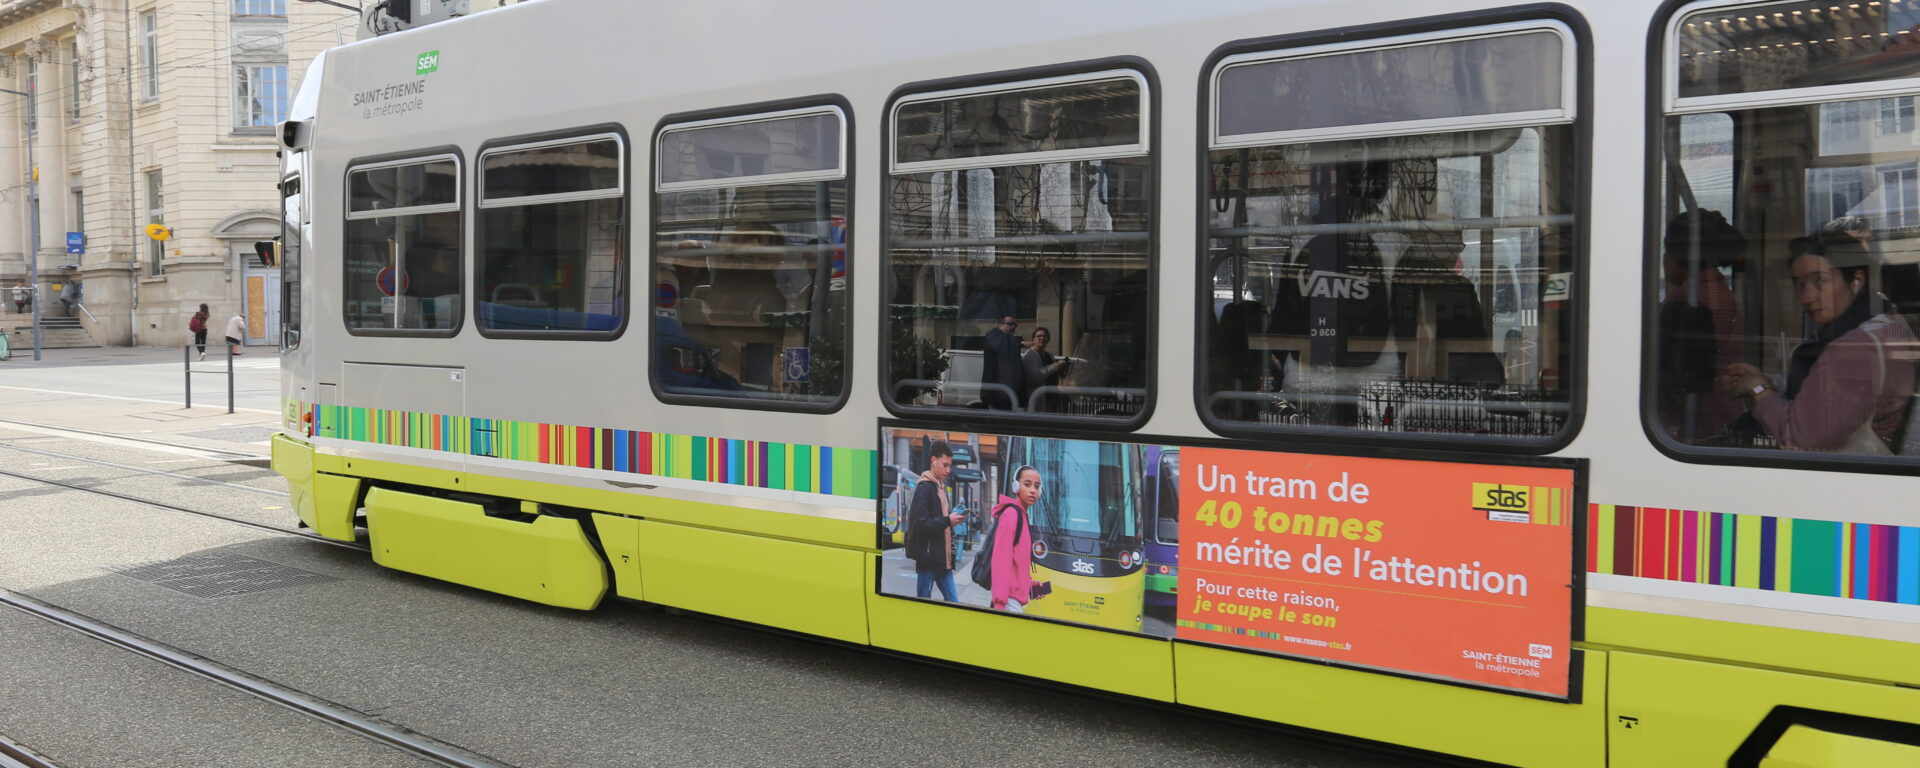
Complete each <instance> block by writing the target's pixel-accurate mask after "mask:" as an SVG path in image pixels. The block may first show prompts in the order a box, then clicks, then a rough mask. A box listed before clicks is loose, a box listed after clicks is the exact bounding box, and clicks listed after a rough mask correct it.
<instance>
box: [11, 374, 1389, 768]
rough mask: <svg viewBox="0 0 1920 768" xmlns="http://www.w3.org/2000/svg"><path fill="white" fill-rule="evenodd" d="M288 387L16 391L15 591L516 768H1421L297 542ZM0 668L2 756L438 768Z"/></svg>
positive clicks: (189, 703)
mask: <svg viewBox="0 0 1920 768" xmlns="http://www.w3.org/2000/svg"><path fill="white" fill-rule="evenodd" d="M176 354H177V353H176ZM274 362H275V361H274V360H273V358H272V357H270V356H254V357H252V359H248V360H245V361H243V362H242V364H241V366H239V367H238V369H237V370H236V373H237V374H238V376H239V380H240V382H241V384H240V386H241V391H242V393H243V394H244V395H245V396H246V397H251V398H252V399H251V400H243V402H244V403H245V404H246V405H247V407H259V406H265V408H263V409H261V410H257V411H242V412H239V413H236V414H231V415H230V414H227V413H225V410H224V407H221V408H217V409H215V408H196V409H194V410H193V411H183V410H181V409H180V408H179V407H178V404H177V403H171V404H170V403H169V400H170V398H173V397H175V396H177V395H178V393H179V389H180V386H179V384H178V378H179V363H178V361H177V359H176V358H174V357H172V356H171V355H169V354H168V351H166V350H66V351H58V352H50V353H49V355H48V360H47V361H45V362H44V363H42V364H41V365H38V366H25V365H14V364H11V363H9V364H5V365H4V366H0V472H6V473H11V474H13V475H24V476H25V478H22V477H13V476H0V541H5V542H9V543H10V544H12V545H13V546H10V547H8V548H7V550H6V552H5V554H4V556H0V589H4V590H6V591H8V592H11V593H16V594H23V595H27V596H29V597H31V598H33V599H36V600H40V601H44V602H46V603H50V604H53V605H55V606H58V607H60V608H63V609H65V610H67V611H72V612H75V613H78V614H81V615H84V616H86V617H90V618H91V619H93V620H95V621H98V622H102V623H105V624H109V625H112V626H114V627H118V628H121V629H123V630H125V631H128V632H131V633H134V634H136V635H138V636H141V637H144V638H147V639H149V640H152V641H156V642H159V643H162V644H165V645H168V646H171V647H173V648H177V649H179V650H182V651H186V652H188V653H191V654H195V655H197V656H200V657H204V658H206V659H209V660H212V661H213V662H216V663H218V664H222V665H225V666H226V667H229V668H231V669H234V670H238V671H240V672H242V673H245V674H249V675H252V676H255V677H258V678H263V679H266V680H269V681H272V682H274V683H277V684H279V685H281V686H284V687H288V688H291V689H295V690H297V691H300V692H304V693H306V694H308V695H310V696H314V697H317V698H319V699H321V700H323V701H326V702H332V703H334V704H337V705H339V706H342V707H346V708H349V709H351V710H354V711H357V712H360V713H364V714H366V715H369V716H372V717H374V718H376V719H377V720H379V721H381V722H384V723H389V724H392V725H395V726H399V727H402V728H404V729H408V730H411V731H413V732H417V733H418V734H422V735H424V736H426V737H428V738H431V739H434V740H438V741H439V742H442V743H445V744H450V745H455V746H457V747H458V748H461V749H465V750H467V751H470V752H472V753H476V754H479V755H483V756H486V757H488V758H491V759H493V760H495V761H498V762H500V763H503V764H507V765H515V766H528V767H533V766H556V767H558V766H567V767H569V768H571V767H575V766H616V765H676V766H678V765H716V766H718V765H746V764H756V765H758V764H777V765H822V766H826V765H832V766H860V765H872V766H893V765H955V766H962V765H964V766H980V765H1032V766H1061V765H1095V764H1121V765H1136V764H1146V765H1222V766H1226V765H1232V766H1341V767H1344V766H1381V765H1388V766H1392V765H1411V764H1412V763H1408V762H1406V761H1404V760H1402V759H1399V758H1393V757H1388V756H1383V755H1379V754H1372V753H1360V752H1354V751H1352V750H1350V749H1348V748H1345V747H1343V746H1328V745H1325V744H1319V743H1314V742H1306V741H1300V740H1298V739H1297V738H1294V737H1291V736H1288V735H1286V734H1284V733H1280V732H1277V731H1274V730H1270V729H1264V728H1254V727H1249V726H1245V725H1240V724H1237V723H1234V722H1228V721H1222V720H1217V719H1212V718H1208V717H1204V716H1200V715H1197V714H1194V713H1190V712H1186V711H1180V710H1172V709H1166V708H1161V707H1156V706H1149V705H1144V704H1140V703H1136V702H1132V701H1121V700H1113V699H1108V698H1102V697H1096V696H1092V695H1089V694H1086V693H1083V692H1078V691H1070V690H1061V689H1057V688H1052V687H1046V686H1041V685H1035V684H1028V683H1023V682H1017V681H1008V680H1003V679H999V678H994V677H988V676H985V675H983V674H980V673H977V672H972V671H966V670H956V669H950V668H946V667H941V666H935V665H932V664H928V663H925V662H922V661H918V660H913V659H905V658H899V657H894V656H888V655H882V654H877V653H873V652H869V651H865V650H861V649H857V648H850V647H845V646H840V645H835V644H827V643H821V642H815V641H810V640H807V639H804V638H798V637H793V636H789V635H784V634H777V633H772V632H766V631H762V630H758V629H754V628H751V627H743V626H739V625H735V624H731V623H726V622H720V621H715V620H711V619H706V618H702V617H695V616H685V615H679V614H677V613H674V612H670V611H664V610H660V609H657V608H653V607H649V606H644V605H639V604H634V603H629V602H620V601H610V602H609V603H608V604H606V605H604V606H602V607H601V608H600V609H599V610H596V611H592V612H584V613H583V612H574V611H564V610H559V609H552V608H546V607H541V606H535V605H531V604H527V603H523V602H519V601H515V600H511V599H507V598H503V597H498V596H494V595H490V594H485V593H480V592H476V591H473V590H470V589H466V588H462V587H457V586H452V585H448V584H444V583H440V582H436V581H431V580H427V579H423V578H417V577H414V576H410V575H406V574H401V573H397V572H393V571H389V570H385V569H383V568H380V567H379V566H377V565H375V564H373V563H372V562H371V560H370V558H369V557H368V556H367V555H366V554H365V553H364V552H361V551H354V550H347V549H341V548H338V547H334V546H329V545H326V544H323V543H319V542H316V541H312V540H308V539H300V538H294V537H292V536H290V535H288V534H290V533H293V532H294V530H293V528H292V527H291V523H292V521H293V515H292V513H291V512H290V511H289V510H288V509H287V508H286V504H287V500H286V497H285V496H284V495H282V494H283V491H284V483H283V482H282V481H281V480H280V479H279V478H278V477H277V476H275V475H273V474H272V473H271V472H270V471H268V470H266V469H263V468H262V465H261V462H260V461H259V460H258V459H257V458H254V459H251V460H249V459H248V458H247V456H246V455H251V456H255V457H257V456H261V455H264V453H265V451H266V446H265V445H263V444H262V441H264V440H265V439H266V437H267V436H268V435H270V434H271V431H272V425H273V422H274V420H275V416H274V415H273V414H272V413H271V408H272V405H273V403H272V391H273V377H274V373H275V372H274V370H273V367H274ZM208 365H211V363H208ZM20 422H26V424H25V425H23V424H21V423H20ZM242 454H245V455H242ZM43 481H51V482H55V483H63V484H66V486H77V487H78V488H80V489H87V490H79V489H76V488H74V487H63V486H60V485H50V484H47V482H43ZM89 491H100V492H107V493H112V494H117V495H118V498H109V497H105V496H101V495H98V494H96V493H92V492H89ZM136 500H147V501H152V502H159V503H164V504H169V505H173V506H175V507H180V508H185V509H190V510H194V511H198V512H201V513H202V514H201V515H194V514H187V513H186V512H183V511H180V510H178V509H166V508H160V507H156V506H153V505H152V504H148V503H141V501H136ZM207 515H211V516H212V517H209V516H207ZM221 518H224V519H221ZM233 521H243V522H248V523H255V524H264V525H267V526H270V527H272V528H273V529H275V530H265V529H261V528H248V527H241V526H239V525H236V524H235V522H233ZM233 563H241V564H242V565H243V566H244V567H241V568H240V570H238V571H220V569H221V568H228V567H232V564H233ZM0 647H5V648H7V649H8V653H6V654H0V690H5V691H9V692H10V695H8V696H5V697H0V734H3V735H5V736H7V737H9V738H11V739H13V740H15V741H18V742H21V743H24V744H27V745H28V746H31V747H33V748H35V749H37V750H39V751H40V752H42V753H45V754H47V755H48V756H50V757H52V758H53V759H54V761H55V762H57V763H59V764H61V765H63V766H68V767H69V768H85V767H88V766H97V767H99V768H121V767H122V766H136V765H137V766H195V768H203V767H205V766H264V765H274V766H305V765H314V766H320V765H369V766H404V765H416V764H422V763H420V762H419V761H417V760H416V759H415V758H412V757H409V756H406V755H403V754H400V753H398V752H395V751H393V750H391V749H389V748H387V747H383V746H380V745H377V744H374V743H373V742H369V741H366V740H364V739H362V738H359V737H356V736H353V735H350V734H347V733H346V732H344V731H342V730H340V729H338V728H335V727H333V726H330V725H327V724H324V723H322V722H320V721H317V720H313V719H311V718H308V717H305V716H302V715H297V714H295V713H293V712H290V711H289V710H286V709H284V708H281V707H279V706H276V705H273V704H269V703H266V702H264V701H262V700H259V699H256V698H252V697H250V696H247V695H245V694H242V693H239V692H236V691H233V690H231V689H228V688H223V687H221V686H218V685H215V684H213V683H210V682H208V681H206V680H204V679H202V678H199V677H195V676H192V675H188V674H187V673H184V672H181V671H179V670H175V669H172V668H168V667H165V666H162V665H160V664H159V663H157V662H154V661H152V660H150V659H146V658H142V657H139V656H135V655H133V654H131V653H129V652H127V651H124V650H120V649H116V648H113V647H110V646H107V645H105V644H102V643H100V642H98V641H96V640H91V639H87V638H85V637H83V636H81V635H79V634H77V633H75V632H73V631H71V630H68V629H65V628H62V627H60V626H57V625H54V624H50V623H47V622H45V621H42V620H39V619H36V618H32V617H29V616H28V615H26V614H23V613H20V612H18V611H16V610H13V609H10V608H5V607H0Z"/></svg>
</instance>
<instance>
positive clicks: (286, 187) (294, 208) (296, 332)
mask: <svg viewBox="0 0 1920 768" xmlns="http://www.w3.org/2000/svg"><path fill="white" fill-rule="evenodd" d="M300 201H301V191H300V177H299V176H288V177H287V178H286V180H284V181H282V182H281V183H280V203H281V219H280V221H281V227H280V265H279V266H280V329H281V330H280V346H281V348H282V349H293V348H294V347H298V346H300V319H301V318H300V279H301V277H302V275H301V265H300V231H301V230H300V212H301V205H300Z"/></svg>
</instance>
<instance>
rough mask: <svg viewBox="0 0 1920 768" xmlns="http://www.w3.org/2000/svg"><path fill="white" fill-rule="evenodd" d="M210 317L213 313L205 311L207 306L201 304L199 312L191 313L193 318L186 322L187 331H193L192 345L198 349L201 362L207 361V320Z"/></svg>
mask: <svg viewBox="0 0 1920 768" xmlns="http://www.w3.org/2000/svg"><path fill="white" fill-rule="evenodd" d="M212 316H213V313H212V312H211V311H209V310H208V309H207V305H205V304H201V305H200V311H198V312H195V313H193V317H192V318H190V319H188V320H187V330H189V331H193V345H194V346H195V347H198V348H199V349H200V359H202V360H205V359H207V319H208V318H210V317H212Z"/></svg>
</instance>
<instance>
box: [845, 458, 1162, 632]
mask: <svg viewBox="0 0 1920 768" xmlns="http://www.w3.org/2000/svg"><path fill="white" fill-rule="evenodd" d="M881 442H882V448H881V456H880V465H881V467H882V473H881V474H882V479H881V494H882V496H883V498H881V499H880V501H879V503H880V505H881V510H882V511H881V519H882V529H883V530H882V531H881V537H882V540H883V541H886V540H890V539H904V546H901V547H899V548H887V549H883V554H882V557H881V578H880V586H879V589H880V592H881V593H882V594H887V595H894V596H899V597H911V598H915V599H925V600H934V601H944V602H951V603H959V604H962V605H966V606H971V607H975V608H985V609H988V610H993V611H1001V612H1006V613H1011V614H1024V615H1027V616H1034V617H1044V618H1048V619H1055V620H1060V621H1067V622H1073V623H1079V624H1089V625H1094V626H1100V627H1106V628H1109V629H1118V630H1123V631H1128V632H1140V633H1144V634H1152V635H1157V636H1162V637H1165V636H1171V635H1172V627H1171V626H1170V624H1169V623H1168V622H1167V621H1166V618H1165V617H1164V616H1163V615H1161V614H1159V613H1157V612H1156V613H1155V614H1154V615H1151V616H1149V615H1148V614H1147V612H1146V606H1145V598H1146V592H1147V589H1146V581H1147V579H1146V574H1147V570H1148V569H1147V562H1146V559H1147V558H1146V543H1145V539H1146V534H1147V532H1148V527H1149V526H1151V525H1153V520H1152V518H1153V516H1154V514H1153V508H1155V507H1156V506H1157V504H1156V502H1158V503H1165V504H1167V505H1169V507H1170V508H1177V500H1172V499H1167V500H1161V499H1158V498H1157V497H1153V498H1149V497H1150V496H1153V494H1155V493H1159V492H1161V491H1162V488H1161V484H1160V483H1157V482H1154V480H1155V479H1156V478H1155V477H1154V473H1153V471H1152V469H1153V464H1154V462H1155V461H1156V460H1157V458H1158V457H1159V456H1160V455H1161V450H1162V449H1160V448H1159V447H1157V446H1143V445H1137V444H1130V443H1111V442H1100V441H1089V440H1066V439H1054V438H1040V437H1026V436H1019V435H989V434H978V433H969V432H955V431H947V430H924V429H909V428H887V429H885V430H883V433H882V441H881ZM890 474H891V475H894V476H895V477H892V478H889V477H887V476H888V475H890ZM909 476H910V477H911V480H912V482H911V491H908V490H906V489H907V488H908V486H909V483H907V482H902V481H901V480H900V478H902V477H909ZM889 521H891V522H889ZM1169 533H1170V532H1169Z"/></svg>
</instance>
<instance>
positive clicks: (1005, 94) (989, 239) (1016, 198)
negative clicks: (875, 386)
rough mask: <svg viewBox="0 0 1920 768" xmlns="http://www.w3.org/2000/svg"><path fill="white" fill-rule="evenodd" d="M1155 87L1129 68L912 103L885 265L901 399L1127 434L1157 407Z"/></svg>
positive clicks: (895, 177)
mask: <svg viewBox="0 0 1920 768" xmlns="http://www.w3.org/2000/svg"><path fill="white" fill-rule="evenodd" d="M1146 97H1147V93H1146V84H1145V82H1144V80H1143V79H1142V78H1141V77H1140V76H1139V75H1138V74H1137V73H1134V72H1130V71H1113V72H1101V73H1094V74H1090V75H1082V76H1075V77H1071V78H1055V79H1050V80H1042V81H1034V82H1027V83H1019V84H1012V85H1003V86H992V87H988V88H976V89H966V90H962V91H948V92H941V93H932V94H921V95H914V96H909V97H907V99H906V101H904V102H903V103H902V104H900V105H899V106H898V107H896V109H895V113H894V134H895V136H896V137H897V139H896V141H895V143H894V145H893V159H894V164H893V167H892V169H891V171H892V177H891V178H890V179H889V180H888V191H887V201H886V205H887V214H888V218H887V227H886V230H887V245H886V251H885V253H884V255H883V256H884V267H883V269H884V271H885V272H886V284H885V286H884V287H883V290H884V291H885V295H886V300H887V307H886V309H887V314H886V317H885V318H884V322H885V323H886V342H887V360H888V365H887V370H888V371H889V374H890V376H889V378H890V381H888V382H887V389H886V393H887V397H888V398H889V399H890V401H891V402H892V403H893V404H894V405H896V406H901V407H907V408H925V409H952V410H956V411H964V410H967V409H985V410H991V411H996V412H1003V413H1006V414H1009V415H1012V414H1044V415H1048V416H1052V417H1059V416H1079V417H1089V418H1094V419H1105V420H1113V421H1124V420H1127V419H1130V418H1132V417H1134V416H1135V415H1136V414H1138V413H1140V412H1141V410H1142V408H1143V407H1144V405H1145V402H1146V398H1147V394H1148V388H1147V387H1148V381H1149V370H1148V369H1149V365H1148V363H1149V360H1148V354H1147V353H1148V346H1149V343H1148V340H1149V334H1150V333H1151V332H1152V317H1153V311H1152V307H1151V296H1152V288H1151V286H1152V273H1151V261H1152V250H1151V238H1152V221H1153V220H1152V213H1153V201H1154V196H1153V192H1152V190H1153V188H1154V174H1153V166H1152V163H1151V158H1150V157H1149V156H1148V149H1147V131H1148V122H1147V117H1148V115H1147V101H1146Z"/></svg>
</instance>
